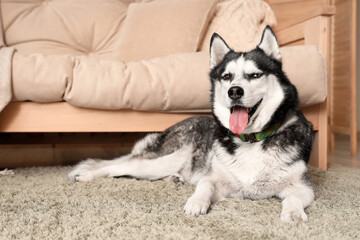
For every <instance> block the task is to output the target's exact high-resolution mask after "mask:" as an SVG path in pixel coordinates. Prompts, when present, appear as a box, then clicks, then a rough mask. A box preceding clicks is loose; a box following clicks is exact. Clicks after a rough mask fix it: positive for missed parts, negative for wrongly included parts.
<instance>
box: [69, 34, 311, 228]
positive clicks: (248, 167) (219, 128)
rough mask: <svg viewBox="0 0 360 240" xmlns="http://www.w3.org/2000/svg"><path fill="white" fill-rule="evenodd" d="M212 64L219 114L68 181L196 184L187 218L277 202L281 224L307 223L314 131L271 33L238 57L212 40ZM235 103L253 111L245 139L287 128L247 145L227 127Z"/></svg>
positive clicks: (87, 166)
mask: <svg viewBox="0 0 360 240" xmlns="http://www.w3.org/2000/svg"><path fill="white" fill-rule="evenodd" d="M210 59H211V60H210V70H211V72H210V78H211V84H212V89H211V99H212V108H213V116H205V117H195V118H190V119H187V120H185V121H183V122H180V123H178V124H176V125H174V126H172V127H170V128H169V129H167V130H165V131H164V132H162V133H154V134H149V135H148V136H146V137H145V138H144V139H142V140H140V141H139V142H138V143H136V145H135V146H134V147H133V150H132V152H131V153H130V154H129V155H126V156H123V157H119V158H116V159H114V160H110V161H106V160H93V159H89V160H86V161H83V162H81V163H80V164H78V165H77V166H76V167H75V168H74V169H73V170H72V171H71V172H70V173H69V175H68V176H69V178H70V179H72V180H74V181H78V182H88V181H91V180H94V179H96V178H103V177H115V176H132V177H135V178H140V179H148V180H158V179H165V180H170V181H173V182H182V183H188V184H194V185H196V190H195V192H194V194H193V195H192V196H191V197H190V198H189V199H188V201H187V203H186V204H185V207H184V213H185V215H191V216H198V215H199V214H206V213H207V212H208V210H209V207H210V205H211V204H212V203H214V202H217V201H221V200H223V199H225V198H230V197H241V198H249V199H254V200H256V199H264V198H270V197H278V198H280V199H281V200H282V212H281V220H282V221H285V222H302V221H307V219H308V218H307V215H306V214H305V212H304V208H306V207H307V206H309V205H310V204H311V203H312V201H313V200H314V193H313V190H312V188H311V186H310V184H309V183H308V181H307V180H306V178H305V173H306V171H307V167H306V163H307V161H308V159H309V155H310V151H311V147H312V141H313V130H312V126H311V124H310V123H309V122H308V121H307V120H306V119H305V117H304V116H303V114H302V113H301V112H300V110H299V109H298V96H297V91H296V89H295V87H294V86H293V85H292V84H291V83H290V81H289V80H288V78H287V77H286V75H285V74H284V72H283V71H282V63H281V55H280V52H279V47H278V43H277V40H276V37H275V35H274V33H273V31H272V29H271V28H270V27H267V28H265V30H264V32H263V36H262V39H261V42H260V44H259V45H258V46H257V47H256V48H255V49H253V50H252V51H250V52H234V51H233V50H231V49H230V48H229V47H228V46H227V44H226V43H225V41H224V40H223V39H222V38H221V37H220V36H219V35H217V34H214V35H213V37H212V40H211V47H210ZM225 75H226V76H225ZM234 86H236V87H239V88H241V89H242V90H243V91H242V95H241V97H240V98H237V99H235V100H234V99H232V98H230V97H229V94H230V93H229V89H230V88H231V87H234ZM235 105H240V106H242V107H248V108H249V109H250V108H252V107H253V109H252V110H253V111H254V112H253V113H252V114H251V116H250V115H249V120H248V124H247V126H246V128H245V130H244V131H243V133H255V132H260V131H262V130H264V129H267V128H268V127H269V126H271V125H272V124H274V123H277V122H281V123H282V124H281V126H280V128H278V129H277V130H276V131H275V132H274V133H272V134H271V135H270V136H268V137H267V138H266V139H264V140H262V141H260V142H254V143H250V142H242V141H241V140H240V139H239V138H238V137H237V136H235V135H234V134H233V133H232V132H231V131H230V128H229V118H230V113H231V109H232V107H234V106H235Z"/></svg>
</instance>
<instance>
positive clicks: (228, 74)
mask: <svg viewBox="0 0 360 240" xmlns="http://www.w3.org/2000/svg"><path fill="white" fill-rule="evenodd" d="M231 78H232V75H231V73H227V74H225V75H224V76H223V79H224V80H230V79H231Z"/></svg>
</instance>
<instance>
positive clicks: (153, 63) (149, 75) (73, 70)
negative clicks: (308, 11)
mask: <svg viewBox="0 0 360 240" xmlns="http://www.w3.org/2000/svg"><path fill="white" fill-rule="evenodd" d="M281 53H282V58H283V68H284V71H285V73H286V74H287V75H288V77H289V79H290V80H291V81H292V82H293V83H294V85H295V86H296V87H297V89H298V92H299V97H300V104H301V106H306V105H311V104H316V103H320V102H323V101H324V100H325V98H326V95H327V71H326V64H325V59H324V56H323V54H322V53H321V52H320V51H319V50H318V49H317V48H316V47H313V46H297V47H286V48H282V49H281ZM12 71H13V72H12V76H13V98H14V99H13V100H15V101H25V100H30V101H37V102H38V101H39V102H53V101H61V100H65V101H67V102H69V103H70V104H73V105H76V106H80V107H87V108H99V109H134V110H144V111H194V110H209V109H210V98H209V94H210V80H209V76H208V73H209V55H208V53H206V52H195V53H185V54H176V55H169V56H165V57H160V58H155V59H151V60H147V61H139V62H129V63H125V62H122V61H117V60H110V59H103V58H99V57H91V56H76V57H74V56H70V55H57V56H54V55H50V56H45V55H41V54H31V55H24V54H22V53H19V52H16V53H15V55H14V58H13V70H12Z"/></svg>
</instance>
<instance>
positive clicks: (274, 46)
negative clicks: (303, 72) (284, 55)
mask: <svg viewBox="0 0 360 240" xmlns="http://www.w3.org/2000/svg"><path fill="white" fill-rule="evenodd" d="M258 47H259V48H260V49H262V50H263V51H264V52H265V53H266V55H268V56H269V57H272V58H274V59H276V60H279V61H281V54H280V50H279V45H278V42H277V39H276V36H275V33H274V31H273V30H272V29H271V27H269V26H266V28H265V29H264V32H263V34H262V37H261V41H260V43H259V45H258Z"/></svg>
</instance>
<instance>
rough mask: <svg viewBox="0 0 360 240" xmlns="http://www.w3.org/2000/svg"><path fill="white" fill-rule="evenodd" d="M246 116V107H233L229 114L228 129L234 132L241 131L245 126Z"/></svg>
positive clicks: (247, 116)
mask: <svg viewBox="0 0 360 240" xmlns="http://www.w3.org/2000/svg"><path fill="white" fill-rule="evenodd" d="M248 118H249V115H248V110H247V108H243V107H234V110H233V112H232V114H231V115H230V130H231V131H232V132H233V133H236V134H239V133H242V131H244V129H245V128H246V125H247V123H248Z"/></svg>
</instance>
